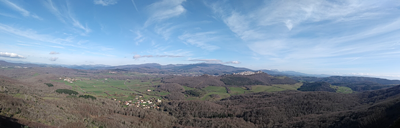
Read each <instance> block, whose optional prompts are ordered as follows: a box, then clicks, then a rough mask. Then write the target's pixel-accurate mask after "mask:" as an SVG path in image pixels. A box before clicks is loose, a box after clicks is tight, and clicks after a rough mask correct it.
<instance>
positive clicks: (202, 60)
mask: <svg viewBox="0 0 400 128" xmlns="http://www.w3.org/2000/svg"><path fill="white" fill-rule="evenodd" d="M189 61H199V62H204V63H218V64H220V63H222V60H218V59H191V60H189Z"/></svg>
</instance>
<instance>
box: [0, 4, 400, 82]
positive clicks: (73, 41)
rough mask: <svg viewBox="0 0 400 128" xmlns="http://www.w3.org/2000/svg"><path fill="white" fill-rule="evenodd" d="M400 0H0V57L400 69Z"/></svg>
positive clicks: (387, 74)
mask: <svg viewBox="0 0 400 128" xmlns="http://www.w3.org/2000/svg"><path fill="white" fill-rule="evenodd" d="M399 14H400V1H398V0H380V1H376V0H284V1H283V0H265V1H262V0H252V1H248V0H232V1H228V0H221V1H217V0H208V1H200V0H186V1H185V0H154V1H153V0H67V1H62V0H53V1H52V0H0V39H1V40H0V52H1V53H0V59H1V60H9V61H25V62H33V63H47V64H71V65H72V64H77V65H92V64H105V65H125V64H143V63H159V64H190V63H201V62H206V63H221V64H227V65H233V66H237V67H246V68H250V69H278V70H293V71H300V72H304V73H314V74H333V75H362V76H375V77H384V78H396V79H400V67H399V66H398V65H399V63H400V49H399V48H400V36H399V35H400V15H399Z"/></svg>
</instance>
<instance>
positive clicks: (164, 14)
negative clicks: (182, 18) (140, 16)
mask: <svg viewBox="0 0 400 128" xmlns="http://www.w3.org/2000/svg"><path fill="white" fill-rule="evenodd" d="M184 1H186V0H161V1H159V2H156V3H153V4H151V5H149V6H148V7H147V9H148V11H149V13H150V16H149V19H148V20H147V21H146V23H145V26H148V25H150V24H152V23H154V22H159V21H162V20H166V19H169V18H172V17H176V16H179V15H181V14H183V13H184V12H185V11H186V9H185V8H184V7H183V6H182V3H183V2H184Z"/></svg>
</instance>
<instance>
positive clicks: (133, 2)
mask: <svg viewBox="0 0 400 128" xmlns="http://www.w3.org/2000/svg"><path fill="white" fill-rule="evenodd" d="M132 4H133V7H135V9H136V11H137V12H139V10H138V9H137V7H136V4H135V1H134V0H132Z"/></svg>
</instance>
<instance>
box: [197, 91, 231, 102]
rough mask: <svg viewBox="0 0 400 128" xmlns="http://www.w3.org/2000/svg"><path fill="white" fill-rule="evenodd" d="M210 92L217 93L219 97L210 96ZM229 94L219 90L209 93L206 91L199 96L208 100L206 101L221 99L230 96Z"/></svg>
mask: <svg viewBox="0 0 400 128" xmlns="http://www.w3.org/2000/svg"><path fill="white" fill-rule="evenodd" d="M212 94H217V95H218V96H219V97H220V98H211V96H210V95H212ZM230 96H231V95H229V94H228V93H221V92H210V93H207V94H205V95H204V96H203V97H202V98H200V99H201V100H208V101H210V100H220V99H223V98H227V97H230Z"/></svg>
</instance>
